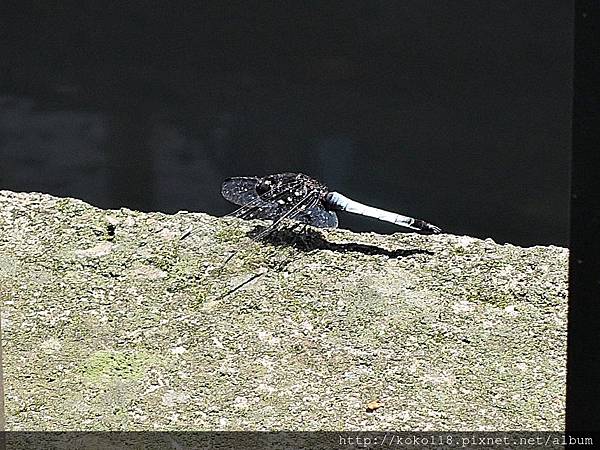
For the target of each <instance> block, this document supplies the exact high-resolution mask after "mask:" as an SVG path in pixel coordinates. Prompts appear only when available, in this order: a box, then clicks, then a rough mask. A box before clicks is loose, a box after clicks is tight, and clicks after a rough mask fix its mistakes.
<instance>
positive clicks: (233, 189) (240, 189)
mask: <svg viewBox="0 0 600 450" xmlns="http://www.w3.org/2000/svg"><path fill="white" fill-rule="evenodd" d="M259 181H260V179H259V178H258V177H233V178H227V179H226V180H225V181H223V184H222V186H221V195H223V197H225V200H227V201H230V202H231V203H234V204H236V205H240V206H242V205H247V204H248V203H250V202H252V201H253V200H256V199H257V198H258V194H257V192H256V185H257V184H258V182H259Z"/></svg>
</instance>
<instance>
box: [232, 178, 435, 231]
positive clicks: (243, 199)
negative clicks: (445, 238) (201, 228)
mask: <svg viewBox="0 0 600 450" xmlns="http://www.w3.org/2000/svg"><path fill="white" fill-rule="evenodd" d="M221 194H222V195H223V197H224V198H225V199H226V200H228V201H229V202H231V203H233V204H235V205H238V206H239V209H237V210H236V211H234V212H232V213H230V214H229V216H233V217H238V218H241V219H246V220H253V219H267V220H271V221H273V223H272V224H271V225H270V226H269V227H267V228H266V229H265V230H264V231H262V232H261V233H260V234H259V235H257V236H256V238H258V239H260V238H263V237H265V236H267V235H268V234H270V233H272V232H273V231H275V230H277V229H279V228H281V227H282V226H283V225H282V224H284V223H285V222H286V221H293V222H295V223H297V224H303V225H311V226H313V227H317V228H336V227H337V226H338V217H337V214H336V211H346V212H349V213H354V214H360V215H362V216H367V217H374V218H376V219H379V220H383V221H386V222H391V223H394V224H396V225H399V226H401V227H404V228H408V229H410V230H414V231H419V232H424V233H428V234H437V233H441V231H442V230H441V228H439V227H437V226H435V225H432V224H430V223H428V222H425V221H424V220H421V219H415V218H412V217H408V216H403V215H401V214H397V213H393V212H390V211H385V210H383V209H379V208H375V207H372V206H368V205H365V204H362V203H359V202H357V201H355V200H352V199H350V198H348V197H346V196H345V195H342V194H340V193H339V192H335V191H330V190H329V188H328V187H327V186H325V185H324V184H323V183H321V182H319V181H317V180H315V179H314V178H311V177H309V176H308V175H305V174H303V173H292V172H286V173H278V174H273V175H267V176H264V177H231V178H227V179H225V181H224V182H223V185H222V187H221Z"/></svg>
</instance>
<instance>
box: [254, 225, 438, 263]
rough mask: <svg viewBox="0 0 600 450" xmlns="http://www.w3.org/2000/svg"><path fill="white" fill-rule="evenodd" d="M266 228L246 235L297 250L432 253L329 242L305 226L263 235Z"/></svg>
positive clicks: (400, 255)
mask: <svg viewBox="0 0 600 450" xmlns="http://www.w3.org/2000/svg"><path fill="white" fill-rule="evenodd" d="M265 229H266V227H264V226H258V227H256V228H254V229H253V230H250V231H249V232H248V233H247V235H248V237H251V238H256V237H257V236H260V239H261V240H262V241H263V242H268V243H269V244H271V245H275V246H292V247H294V248H297V249H298V250H301V251H304V252H309V251H312V250H331V251H334V252H339V253H347V252H358V253H362V254H364V255H384V256H387V257H389V258H404V257H406V256H412V255H419V254H424V255H433V252H430V251H429V250H422V249H396V250H388V249H386V248H383V247H379V246H377V245H370V244H359V243H353V242H350V243H344V244H338V243H335V242H330V241H328V240H327V239H325V238H324V237H323V235H322V234H321V233H320V232H319V231H317V230H314V229H310V228H305V229H304V230H303V231H301V232H298V231H295V229H294V227H292V228H283V229H278V230H273V231H272V232H271V233H269V234H268V235H266V236H264V234H263V232H264V230H265Z"/></svg>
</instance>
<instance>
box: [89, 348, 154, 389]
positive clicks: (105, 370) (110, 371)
mask: <svg viewBox="0 0 600 450" xmlns="http://www.w3.org/2000/svg"><path fill="white" fill-rule="evenodd" d="M148 362H149V358H148V356H147V355H145V354H143V353H139V352H138V353H125V352H117V351H105V350H101V351H97V352H94V353H93V354H92V355H91V356H90V357H89V358H87V360H85V361H84V362H83V364H82V366H81V374H82V376H83V377H84V378H85V379H86V380H88V381H106V380H107V379H114V378H121V379H126V380H140V379H142V378H143V376H144V373H145V372H146V369H147V366H148Z"/></svg>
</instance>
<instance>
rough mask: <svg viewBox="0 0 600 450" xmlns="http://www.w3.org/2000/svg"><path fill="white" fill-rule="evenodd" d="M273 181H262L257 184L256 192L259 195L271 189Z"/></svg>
mask: <svg viewBox="0 0 600 450" xmlns="http://www.w3.org/2000/svg"><path fill="white" fill-rule="evenodd" d="M271 186H272V183H271V182H270V181H268V180H267V181H261V182H260V183H258V184H257V185H256V193H257V194H258V195H263V194H264V193H265V192H268V191H270V190H271Z"/></svg>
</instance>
